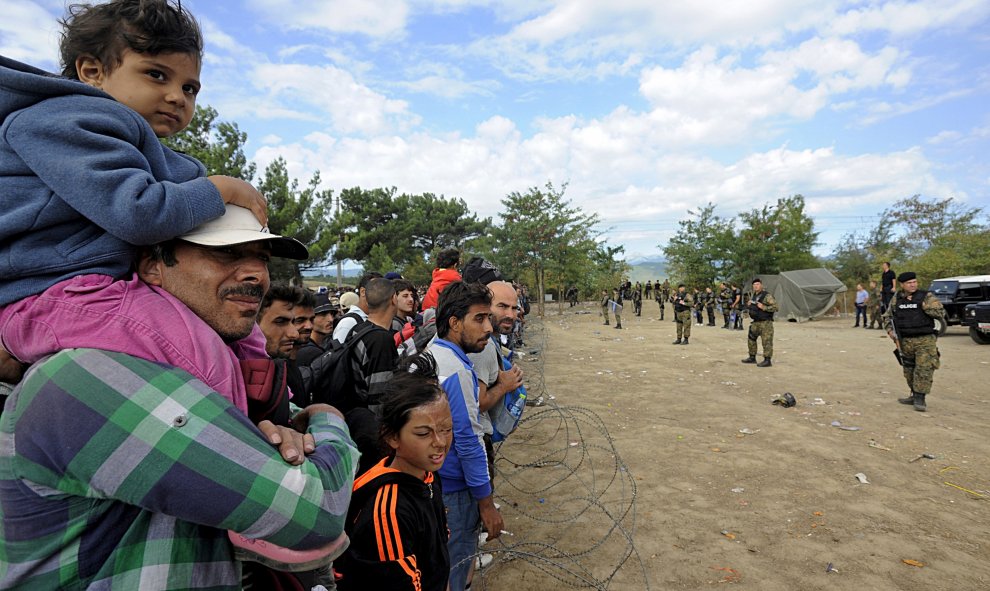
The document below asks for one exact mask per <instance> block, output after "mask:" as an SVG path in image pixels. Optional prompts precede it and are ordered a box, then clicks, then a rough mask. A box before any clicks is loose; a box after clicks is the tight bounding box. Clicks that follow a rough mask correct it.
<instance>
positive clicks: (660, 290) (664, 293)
mask: <svg viewBox="0 0 990 591" xmlns="http://www.w3.org/2000/svg"><path fill="white" fill-rule="evenodd" d="M653 293H654V294H656V298H657V303H658V304H660V320H663V307H664V304H665V303H666V302H668V301H670V281H667V280H666V279H664V280H663V285H660V280H659V279H657V284H656V285H655V286H654V287H653Z"/></svg>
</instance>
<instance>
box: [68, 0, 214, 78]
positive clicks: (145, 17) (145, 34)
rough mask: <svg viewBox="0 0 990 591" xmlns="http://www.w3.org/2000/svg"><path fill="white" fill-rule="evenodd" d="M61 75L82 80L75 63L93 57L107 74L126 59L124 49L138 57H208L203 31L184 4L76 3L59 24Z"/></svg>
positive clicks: (138, 0) (158, 0) (145, 0)
mask: <svg viewBox="0 0 990 591" xmlns="http://www.w3.org/2000/svg"><path fill="white" fill-rule="evenodd" d="M59 23H60V24H61V25H62V33H61V38H60V41H59V57H60V59H61V62H62V75H63V76H66V77H69V78H74V79H76V80H78V79H79V74H78V72H76V60H77V59H78V58H79V56H82V55H91V56H93V57H95V58H97V59H98V60H100V62H101V63H102V64H103V65H104V67H106V68H107V70H108V71H113V70H114V69H116V68H117V67H118V66H119V65H120V64H121V62H122V60H123V54H124V50H125V49H131V50H132V51H134V52H136V53H146V54H149V55H158V54H160V53H187V54H193V55H195V56H196V58H197V59H198V60H200V61H202V59H203V33H202V31H200V28H199V23H197V22H196V19H195V18H194V17H193V15H192V14H191V13H190V12H189V11H188V10H186V9H185V8H183V7H182V4H181V2H179V3H175V2H172V1H171V0H111V1H110V2H107V3H106V4H73V5H71V6H69V8H68V10H67V12H66V16H65V18H63V19H61V20H59Z"/></svg>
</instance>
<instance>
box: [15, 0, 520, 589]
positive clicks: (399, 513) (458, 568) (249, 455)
mask: <svg viewBox="0 0 990 591" xmlns="http://www.w3.org/2000/svg"><path fill="white" fill-rule="evenodd" d="M61 25H62V33H61V37H60V57H61V62H62V71H61V73H60V74H59V75H56V74H51V73H48V72H45V71H42V70H39V69H37V68H34V67H32V66H29V65H27V64H23V63H20V62H17V61H15V60H12V59H9V58H7V57H3V56H0V88H2V90H3V91H2V93H0V122H2V124H0V125H2V127H0V194H2V195H4V201H3V203H2V205H0V236H2V238H0V274H2V277H3V281H2V283H0V343H2V349H0V381H2V382H3V383H4V384H5V386H4V388H5V390H4V392H6V393H7V394H9V395H8V396H6V401H5V404H4V406H3V412H2V416H0V555H2V556H3V557H4V559H3V563H4V564H3V568H2V569H0V588H4V589H32V590H34V589H56V588H64V587H66V586H68V587H72V588H104V587H106V588H124V589H138V588H141V589H163V590H164V589H188V588H210V589H231V590H233V589H243V588H249V589H313V588H319V586H321V585H322V586H323V587H324V588H327V589H332V588H334V587H338V588H340V589H386V588H387V589H416V590H420V589H432V590H436V591H440V590H444V589H451V590H453V591H459V590H461V589H465V588H467V587H468V586H469V584H470V583H469V580H470V578H471V576H472V570H473V569H474V568H475V566H476V562H478V560H479V558H480V557H478V556H476V555H477V554H478V552H477V549H478V546H479V543H481V541H482V540H481V539H480V535H479V534H480V533H481V526H483V527H484V531H485V533H486V534H487V539H494V538H497V537H499V535H500V534H501V533H502V532H503V527H504V524H503V521H502V518H501V516H500V514H499V511H498V506H497V505H496V503H495V502H494V497H493V494H492V478H493V476H494V469H493V468H494V466H493V451H494V445H495V444H496V443H497V442H499V441H502V440H504V439H505V438H506V437H507V436H508V435H509V434H510V433H511V432H512V430H513V429H514V428H515V425H516V424H518V421H519V418H520V415H521V413H522V409H523V408H524V406H525V404H526V402H527V401H526V394H525V388H524V386H523V374H522V371H521V369H520V368H519V367H518V365H517V364H516V363H515V362H514V360H513V347H514V346H515V345H516V344H518V343H520V342H521V338H522V329H523V327H524V325H525V324H524V322H525V320H524V313H523V312H524V310H526V309H528V302H527V298H526V294H525V289H524V287H521V286H514V285H513V284H512V283H510V282H508V281H506V280H505V279H504V278H503V277H502V276H501V274H500V273H499V271H498V269H496V268H494V267H493V266H492V265H490V264H488V263H486V262H485V261H483V260H480V259H478V260H472V261H469V262H468V264H466V265H464V266H463V268H461V267H460V263H461V261H460V253H459V252H458V251H456V250H448V251H444V252H441V253H439V254H438V256H437V269H436V270H435V271H434V273H433V281H432V282H431V283H430V285H429V286H426V289H425V290H423V291H421V290H420V289H418V288H417V286H414V285H412V284H411V283H409V282H408V281H405V280H404V279H402V278H401V277H397V276H395V277H393V276H387V277H382V276H380V275H378V274H374V273H367V274H365V275H364V276H363V277H362V278H361V279H360V282H359V285H358V286H357V288H356V290H355V291H353V292H346V293H344V292H340V293H331V292H330V291H329V290H322V291H318V292H315V293H314V292H311V291H309V290H307V289H304V288H301V287H297V286H293V285H289V284H283V283H275V284H272V282H271V279H270V275H269V270H268V264H269V261H270V260H271V259H272V257H283V258H288V259H294V260H305V259H307V258H308V257H309V250H308V248H307V247H306V245H304V244H302V243H300V242H299V241H297V240H295V239H294V238H292V237H289V236H279V235H276V234H273V233H271V232H270V231H269V230H268V228H267V220H268V212H267V202H266V200H265V198H264V196H262V195H261V194H260V193H259V192H258V191H257V190H256V189H255V188H254V187H253V186H251V185H250V184H249V183H247V182H245V181H243V180H241V179H238V178H234V177H228V176H223V175H207V173H206V169H205V167H204V165H203V164H202V163H200V162H199V161H197V160H195V159H194V158H192V157H190V156H188V155H184V154H181V153H178V152H175V151H173V150H170V149H169V148H167V147H166V146H164V145H163V144H162V142H161V141H160V140H161V139H162V138H167V137H171V136H173V135H175V134H176V133H178V132H180V131H181V130H183V129H184V128H185V127H187V126H188V125H189V123H190V122H191V120H192V117H193V114H194V112H195V102H196V96H197V94H198V92H199V89H200V85H201V82H200V79H199V73H200V67H201V64H202V59H203V40H202V35H201V32H200V29H199V25H198V23H197V22H196V20H195V19H194V17H193V16H192V15H191V14H190V13H189V12H188V10H187V9H185V8H183V7H182V6H181V4H178V3H176V2H173V1H171V0H110V1H109V2H105V3H102V4H96V5H82V4H80V5H73V6H71V7H69V9H68V13H67V14H66V16H65V17H64V18H63V19H62V21H61ZM459 269H460V270H459ZM420 299H421V300H422V301H420Z"/></svg>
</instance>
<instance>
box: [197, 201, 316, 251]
mask: <svg viewBox="0 0 990 591" xmlns="http://www.w3.org/2000/svg"><path fill="white" fill-rule="evenodd" d="M226 207H227V212H226V213H225V214H224V215H222V216H220V217H218V218H217V219H215V220H212V221H209V222H206V223H205V224H200V225H199V226H196V227H195V228H193V229H192V230H190V231H189V233H187V234H184V235H182V236H179V240H185V241H186V242H192V243H193V244H199V245H202V246H233V245H235V244H247V243H249V242H259V241H261V240H267V241H268V242H269V244H271V247H272V256H277V257H283V258H287V259H294V260H297V261H305V260H306V259H308V258H309V250H308V249H307V248H306V246H305V245H304V244H303V243H302V242H299V241H298V240H296V239H295V238H286V237H285V236H279V235H278V234H272V233H271V232H269V231H268V226H262V225H261V222H259V221H258V218H256V217H254V214H253V213H251V210H250V209H245V208H243V207H241V206H239V205H231V204H229V203H228V204H227V206H226Z"/></svg>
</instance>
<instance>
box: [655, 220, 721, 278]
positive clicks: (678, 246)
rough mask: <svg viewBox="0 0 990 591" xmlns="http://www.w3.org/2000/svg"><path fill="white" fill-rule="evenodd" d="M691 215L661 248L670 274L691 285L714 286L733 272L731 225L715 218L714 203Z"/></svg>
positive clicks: (681, 222) (679, 224) (680, 223)
mask: <svg viewBox="0 0 990 591" xmlns="http://www.w3.org/2000/svg"><path fill="white" fill-rule="evenodd" d="M688 215H689V216H691V217H689V218H688V219H686V220H681V221H680V222H678V226H679V229H678V231H677V233H676V234H674V236H673V238H671V239H670V241H668V242H667V245H666V246H664V247H662V248H663V253H664V256H665V257H666V259H667V266H668V272H669V273H670V275H672V276H673V277H677V278H678V281H683V282H684V283H686V284H688V285H695V286H707V285H713V284H714V283H715V281H716V279H719V278H724V277H726V276H727V274H728V273H729V271H730V266H731V260H730V258H729V254H730V248H731V246H732V244H733V236H734V234H733V228H732V222H731V221H730V220H725V219H723V218H721V217H719V216H718V215H716V214H715V205H714V204H712V203H709V204H708V205H706V206H705V207H702V208H701V209H699V210H697V211H695V210H688Z"/></svg>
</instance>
